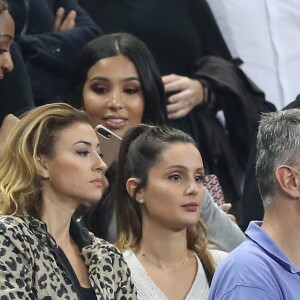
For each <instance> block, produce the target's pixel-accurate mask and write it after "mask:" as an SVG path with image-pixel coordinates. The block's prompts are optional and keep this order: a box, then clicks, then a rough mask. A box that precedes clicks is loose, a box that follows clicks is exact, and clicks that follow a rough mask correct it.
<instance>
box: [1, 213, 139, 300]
mask: <svg viewBox="0 0 300 300" xmlns="http://www.w3.org/2000/svg"><path fill="white" fill-rule="evenodd" d="M57 247H58V246H57V245H56V243H55V241H54V239H53V238H52V237H51V236H50V234H49V233H48V232H47V225H46V224H45V223H42V222H41V221H39V220H37V219H35V218H33V217H31V216H28V217H27V216H26V217H23V218H19V217H14V216H3V217H0V299H1V300H8V299H22V300H26V299H38V300H41V299H44V300H50V299H56V300H57V299H65V300H74V299H75V300H76V299H79V296H78V294H77V293H76V290H75V284H74V283H73V282H72V279H71V277H70V276H69V274H68V272H67V270H66V268H65V267H64V265H63V263H61V262H60V260H59V259H57V256H56V250H57ZM81 255H82V257H83V260H84V262H85V264H86V266H87V267H88V271H89V277H90V281H91V284H92V287H93V288H94V290H95V293H96V296H97V299H101V300H111V299H120V300H129V299H132V300H134V299H136V290H135V288H134V286H133V283H132V281H131V278H130V271H129V269H128V267H127V264H126V263H125V261H124V259H123V256H122V255H121V253H120V252H119V251H118V250H117V248H116V247H114V246H113V245H111V244H109V243H107V242H105V241H104V240H101V239H98V238H95V237H94V236H93V239H92V243H91V244H90V245H88V246H85V247H84V248H82V252H81Z"/></svg>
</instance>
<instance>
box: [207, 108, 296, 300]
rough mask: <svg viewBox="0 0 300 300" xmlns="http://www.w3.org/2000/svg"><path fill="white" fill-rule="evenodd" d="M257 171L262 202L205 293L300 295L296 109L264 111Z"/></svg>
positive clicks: (227, 298)
mask: <svg viewBox="0 0 300 300" xmlns="http://www.w3.org/2000/svg"><path fill="white" fill-rule="evenodd" d="M256 176H257V182H258V187H259V190H260V193H261V196H262V199H263V202H264V206H265V215H264V219H263V222H251V223H250V225H249V227H248V229H247V231H246V235H247V240H246V241H245V242H244V243H242V244H241V245H240V246H239V247H238V248H236V249H235V250H234V251H232V252H231V253H230V255H229V256H228V257H227V258H226V259H225V260H224V262H223V263H222V264H221V265H220V266H219V267H218V269H217V271H216V274H215V276H214V279H213V282H212V286H211V290H210V296H209V299H210V300H212V299H216V300H221V299H222V300H231V299H232V300H233V299H234V300H236V299H242V300H248V299H251V300H254V299H263V300H277V299H286V300H294V299H295V300H296V299H300V255H299V253H300V110H299V109H291V110H285V111H280V112H276V113H270V114H266V115H264V116H263V117H262V120H261V123H260V127H259V131H258V137H257V162H256Z"/></svg>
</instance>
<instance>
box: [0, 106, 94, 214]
mask: <svg viewBox="0 0 300 300" xmlns="http://www.w3.org/2000/svg"><path fill="white" fill-rule="evenodd" d="M74 123H88V124H89V121H88V119H87V116H86V114H85V113H84V112H83V111H79V110H77V109H75V108H73V107H71V106H70V105H68V104H64V103H53V104H47V105H43V106H40V107H37V108H34V109H32V110H30V111H28V112H26V113H25V114H24V115H23V116H22V117H21V121H20V122H18V123H17V124H16V125H15V126H14V128H13V129H12V130H11V134H10V135H9V136H8V138H7V140H6V142H5V145H4V150H3V155H2V157H1V162H0V216H1V215H18V216H21V215H23V214H24V212H25V211H27V210H28V209H30V208H32V207H33V206H36V205H39V201H40V199H41V187H42V177H41V175H40V174H41V171H42V170H41V167H40V162H39V155H41V154H43V155H46V156H48V157H50V158H51V157H53V155H54V152H55V151H54V150H55V144H56V140H57V138H58V137H59V135H60V132H61V131H62V130H63V129H66V128H67V127H69V126H71V125H72V124H74Z"/></svg>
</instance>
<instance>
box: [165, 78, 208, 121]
mask: <svg viewBox="0 0 300 300" xmlns="http://www.w3.org/2000/svg"><path fill="white" fill-rule="evenodd" d="M162 80H163V83H164V86H165V92H166V94H168V93H174V94H173V95H172V96H170V97H169V99H168V101H169V104H168V105H167V111H168V118H169V119H177V118H181V117H184V116H186V115H187V114H188V113H189V112H190V111H191V110H192V109H193V108H194V107H195V106H197V105H199V104H200V103H202V102H203V101H204V99H203V94H204V93H203V86H202V84H201V83H200V82H199V81H198V80H195V79H191V78H188V77H185V76H179V75H175V74H171V75H166V76H163V77H162Z"/></svg>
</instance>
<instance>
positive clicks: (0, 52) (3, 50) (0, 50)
mask: <svg viewBox="0 0 300 300" xmlns="http://www.w3.org/2000/svg"><path fill="white" fill-rule="evenodd" d="M5 52H8V51H7V50H6V49H4V48H0V54H3V53H5Z"/></svg>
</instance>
